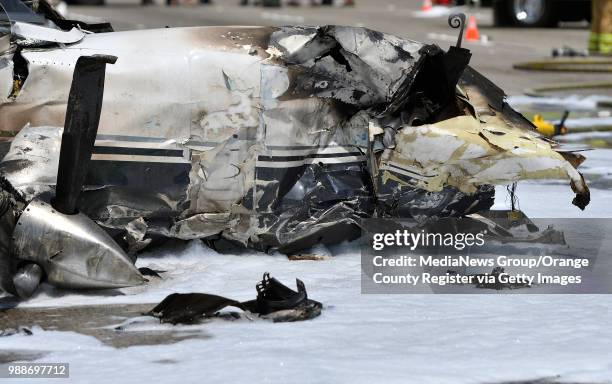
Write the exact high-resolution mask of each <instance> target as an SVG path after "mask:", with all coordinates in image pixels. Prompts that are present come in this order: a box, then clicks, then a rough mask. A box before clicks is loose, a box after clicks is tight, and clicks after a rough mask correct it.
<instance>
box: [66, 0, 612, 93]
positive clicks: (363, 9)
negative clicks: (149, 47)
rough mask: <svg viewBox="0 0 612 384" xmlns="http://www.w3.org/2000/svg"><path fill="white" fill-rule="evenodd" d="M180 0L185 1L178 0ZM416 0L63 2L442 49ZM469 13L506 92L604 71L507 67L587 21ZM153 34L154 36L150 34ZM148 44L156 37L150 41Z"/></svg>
mask: <svg viewBox="0 0 612 384" xmlns="http://www.w3.org/2000/svg"><path fill="white" fill-rule="evenodd" d="M181 1H186V0H181ZM420 6H421V1H420V0H404V1H401V0H395V1H393V0H356V5H355V6H352V7H328V6H319V7H311V6H301V7H290V6H285V7H281V8H264V7H258V6H240V5H239V0H216V1H214V3H213V4H210V5H200V4H184V5H174V6H165V5H150V6H141V5H140V2H139V0H107V4H106V5H104V6H72V5H71V6H69V7H68V11H69V14H68V16H69V17H71V18H76V19H82V20H84V21H90V22H95V21H98V22H99V21H109V22H111V23H112V24H113V26H114V28H115V29H116V30H130V29H144V28H163V27H166V26H168V27H188V26H210V25H296V24H299V25H324V24H340V25H353V26H364V27H368V28H372V29H375V30H379V31H382V32H387V33H392V34H395V35H397V36H400V37H404V38H408V39H413V40H418V41H424V42H434V43H437V44H438V45H440V46H441V47H442V48H445V49H446V48H447V47H448V46H449V45H454V44H455V42H456V36H457V30H455V29H451V28H450V27H449V26H448V24H447V16H445V15H439V16H437V17H434V16H433V15H435V14H436V13H437V11H434V12H433V13H430V14H429V15H423V14H419V12H418V11H419V9H420ZM463 11H464V12H466V13H467V14H468V15H470V14H471V15H475V16H476V20H477V21H478V27H479V32H480V34H481V36H482V35H485V36H486V39H487V40H488V41H487V42H466V43H464V47H467V48H469V49H471V50H472V53H473V58H472V65H473V66H474V67H475V68H476V69H478V70H479V71H481V72H482V73H483V74H485V75H486V76H487V77H489V78H490V79H491V80H493V81H494V82H495V83H496V84H498V85H500V86H501V87H502V88H503V89H504V90H505V91H506V93H508V94H518V93H522V92H523V91H524V90H525V89H530V88H532V87H536V86H544V85H546V86H548V85H555V84H561V83H563V84H565V83H570V84H571V83H576V82H595V81H601V80H602V79H604V78H605V77H607V78H608V79H610V78H612V76H610V75H608V74H590V73H555V72H528V71H519V70H515V69H513V68H512V64H513V63H515V62H520V61H526V60H536V59H541V58H545V57H550V55H551V51H552V49H553V48H559V47H563V46H569V47H572V48H574V49H578V50H583V49H585V48H586V46H587V39H588V26H587V25H586V23H574V24H568V25H564V26H563V27H561V28H549V29H528V28H526V29H516V28H495V27H493V26H492V15H491V10H490V9H489V8H463ZM152 39H154V37H152ZM151 44H155V42H154V40H152V41H151Z"/></svg>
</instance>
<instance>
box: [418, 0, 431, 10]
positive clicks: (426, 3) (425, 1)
mask: <svg viewBox="0 0 612 384" xmlns="http://www.w3.org/2000/svg"><path fill="white" fill-rule="evenodd" d="M432 8H433V4H432V3H431V0H423V5H421V11H422V12H427V11H431V9H432Z"/></svg>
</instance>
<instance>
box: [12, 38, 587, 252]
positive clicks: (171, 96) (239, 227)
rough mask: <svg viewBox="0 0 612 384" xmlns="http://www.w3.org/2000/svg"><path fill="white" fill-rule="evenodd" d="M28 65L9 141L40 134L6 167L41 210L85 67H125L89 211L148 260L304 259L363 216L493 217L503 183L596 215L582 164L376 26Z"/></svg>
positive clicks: (60, 55)
mask: <svg viewBox="0 0 612 384" xmlns="http://www.w3.org/2000/svg"><path fill="white" fill-rule="evenodd" d="M20 54H21V56H22V57H23V59H24V60H25V62H27V66H28V77H27V79H26V80H25V82H24V83H23V85H22V87H21V89H20V90H19V92H18V94H17V95H16V97H14V98H12V99H7V100H4V101H3V102H2V104H0V129H2V130H7V131H19V130H20V129H21V128H22V127H23V126H25V125H26V124H28V123H29V125H28V126H27V127H26V128H24V129H21V131H20V132H19V134H18V135H17V137H16V138H15V140H14V141H13V144H12V146H11V150H10V152H9V154H8V155H7V157H6V158H5V159H4V160H3V162H2V163H0V169H1V170H2V171H3V174H4V175H5V177H6V178H7V179H8V180H9V181H10V182H11V183H12V184H13V185H14V186H15V188H17V189H18V190H19V191H21V193H23V194H24V195H25V196H26V198H28V199H31V198H33V197H35V196H38V195H40V194H43V193H49V191H51V190H52V189H53V185H54V180H49V176H48V175H55V173H56V172H54V171H52V170H51V168H53V167H57V155H58V153H59V152H58V149H59V138H60V137H61V128H59V127H62V126H63V116H64V114H65V109H66V100H67V95H68V91H69V89H70V78H71V75H72V66H73V65H74V63H75V62H76V60H77V59H78V57H79V56H81V55H91V54H105V55H113V56H117V57H118V58H119V59H118V61H117V63H116V64H115V65H113V66H111V67H109V68H108V70H107V75H106V86H105V96H104V105H103V109H102V116H101V122H100V128H99V131H98V137H97V139H96V144H95V148H94V153H93V156H92V162H91V166H90V170H89V174H88V176H87V181H86V189H85V191H84V193H83V194H82V197H81V201H80V203H79V209H80V211H81V212H83V213H86V214H87V215H88V216H90V217H91V218H93V219H94V220H96V221H97V222H98V223H99V224H100V225H102V226H104V227H106V228H109V229H113V230H119V231H120V232H124V233H125V232H127V233H128V235H129V236H128V238H129V239H132V237H133V238H134V239H135V240H134V239H132V243H133V244H132V245H133V246H134V247H138V246H139V244H142V242H143V241H145V240H146V239H145V236H143V231H144V232H146V236H151V235H162V236H168V237H175V238H180V239H194V238H206V239H208V240H209V241H211V242H214V241H215V240H216V239H220V238H224V239H229V240H232V241H235V242H238V243H240V244H243V245H245V246H249V247H255V248H258V249H264V250H267V249H270V248H278V249H280V250H282V251H284V252H293V251H295V250H298V249H302V248H305V247H308V246H310V245H312V244H314V243H317V242H323V243H325V242H338V241H342V240H345V239H348V238H351V237H353V236H357V235H358V234H359V230H358V228H359V227H358V225H359V223H360V221H361V220H362V219H363V218H366V217H371V216H392V217H415V218H417V219H422V220H435V219H436V218H438V217H446V216H462V215H466V214H470V213H474V212H478V211H481V210H485V209H488V208H490V207H491V205H492V204H493V198H494V188H493V186H492V185H494V184H511V183H513V182H516V181H519V180H523V179H538V178H565V179H568V180H569V181H570V184H571V186H572V188H573V189H574V191H575V192H576V193H577V199H576V200H575V203H576V205H578V206H580V207H581V208H583V207H584V205H586V204H587V203H588V188H587V186H586V185H585V183H584V180H583V178H582V176H581V175H580V174H579V173H578V171H577V170H576V167H577V166H578V165H579V164H580V162H581V161H582V160H583V159H584V158H582V157H581V155H578V154H575V153H571V152H562V153H561V152H557V151H556V150H555V148H556V147H555V144H554V143H551V142H549V141H547V140H545V139H543V138H541V137H539V136H538V135H537V133H535V132H534V131H533V127H532V126H531V124H530V123H529V122H528V121H527V120H525V119H524V118H522V116H521V115H519V114H518V113H516V112H515V111H513V110H512V109H511V108H510V107H509V106H508V105H507V104H506V103H505V95H504V94H503V91H501V90H500V89H499V88H497V87H496V86H495V85H494V84H493V83H491V82H490V81H488V80H487V79H486V78H484V77H483V76H482V75H480V74H478V73H477V72H476V71H474V70H472V69H471V68H469V67H468V68H467V69H466V70H465V71H464V72H463V71H459V72H457V71H456V68H457V62H467V59H469V51H467V50H461V49H460V48H457V49H455V50H451V51H449V52H448V53H447V52H444V51H442V50H441V49H440V48H438V47H437V46H434V45H426V44H422V43H419V42H415V41H411V40H406V39H400V38H398V37H395V36H391V35H387V34H384V33H380V32H376V31H371V30H368V29H365V28H352V27H339V26H323V27H279V28H272V27H261V28H260V27H206V28H181V29H163V30H149V31H130V32H113V33H102V34H91V35H86V36H85V37H84V38H83V39H82V40H81V41H79V42H76V43H74V44H71V45H70V47H69V49H62V48H61V47H57V48H46V49H36V50H34V49H27V48H24V49H22V51H21V53H20ZM453 60H458V61H456V62H453ZM461 68H463V67H461ZM453 71H455V72H453ZM459 77H460V80H459V84H458V85H457V86H455V83H456V79H457V78H459ZM34 152H35V154H36V156H34ZM37 159H38V160H37ZM41 164H42V166H41ZM134 223H139V225H138V228H139V231H138V233H137V234H136V235H137V236H133V234H131V232H130V231H132V232H133V227H134V225H135V224H134ZM130 236H131V237H130ZM128 242H129V241H128Z"/></svg>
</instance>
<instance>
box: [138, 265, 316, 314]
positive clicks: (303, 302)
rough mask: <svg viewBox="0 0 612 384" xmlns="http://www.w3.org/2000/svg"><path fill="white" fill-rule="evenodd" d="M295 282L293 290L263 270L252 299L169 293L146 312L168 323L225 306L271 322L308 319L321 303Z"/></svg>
mask: <svg viewBox="0 0 612 384" xmlns="http://www.w3.org/2000/svg"><path fill="white" fill-rule="evenodd" d="M296 285H297V289H298V291H297V292H296V291H294V290H293V289H291V288H289V287H287V286H286V285H284V284H283V283H281V282H280V281H278V280H277V279H275V278H273V277H270V274H269V273H268V272H266V273H264V275H263V279H262V280H261V281H260V282H259V283H258V284H257V286H256V289H257V298H256V299H255V300H249V301H244V302H239V301H236V300H233V299H228V298H226V297H223V296H217V295H211V294H208V293H173V294H171V295H169V296H167V297H166V298H165V299H164V300H162V301H161V302H160V303H159V304H157V305H156V306H155V308H153V309H152V310H151V311H149V312H148V313H146V315H149V316H153V317H156V318H158V319H159V320H160V321H161V322H162V323H172V324H178V323H194V322H197V321H198V320H201V319H203V318H207V317H213V316H215V315H216V314H217V312H219V311H220V310H222V309H223V308H226V307H235V308H239V309H242V310H243V311H249V312H251V313H253V314H258V315H260V316H261V317H262V318H265V319H268V320H272V321H274V322H288V321H300V320H309V319H312V318H315V317H317V316H319V315H320V314H321V308H322V307H323V306H322V304H321V303H319V302H318V301H314V300H310V299H309V298H308V295H307V294H306V286H305V285H304V283H303V282H302V281H301V280H300V279H296Z"/></svg>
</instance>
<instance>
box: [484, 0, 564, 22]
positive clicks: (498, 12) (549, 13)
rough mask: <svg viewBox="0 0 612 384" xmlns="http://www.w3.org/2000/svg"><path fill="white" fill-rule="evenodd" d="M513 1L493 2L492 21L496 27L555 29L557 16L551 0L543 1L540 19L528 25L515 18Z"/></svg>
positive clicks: (498, 0)
mask: <svg viewBox="0 0 612 384" xmlns="http://www.w3.org/2000/svg"><path fill="white" fill-rule="evenodd" d="M513 2H514V1H513V0H495V1H494V3H493V20H494V22H495V25H496V26H513V27H526V28H543V27H544V28H549V27H556V26H557V24H558V23H559V16H558V15H557V12H555V8H554V7H553V3H554V1H553V0H544V12H543V13H542V17H540V18H539V19H538V20H536V21H534V22H530V23H526V22H524V21H522V20H518V19H517V18H516V14H515V13H514V9H513V8H514V4H513Z"/></svg>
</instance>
